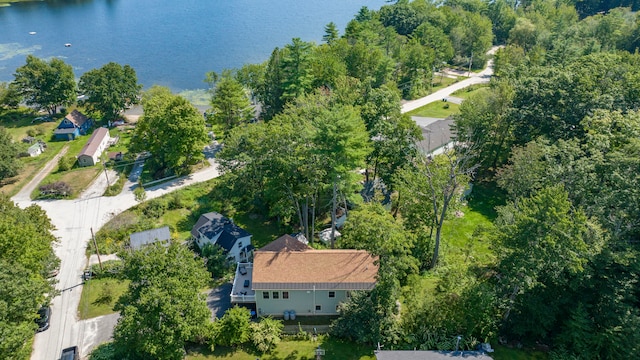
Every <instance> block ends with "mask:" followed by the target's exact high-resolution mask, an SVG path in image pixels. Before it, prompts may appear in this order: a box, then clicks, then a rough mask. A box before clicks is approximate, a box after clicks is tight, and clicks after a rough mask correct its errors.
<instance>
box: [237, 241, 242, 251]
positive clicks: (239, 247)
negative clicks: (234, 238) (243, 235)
mask: <svg viewBox="0 0 640 360" xmlns="http://www.w3.org/2000/svg"><path fill="white" fill-rule="evenodd" d="M238 249H242V241H238Z"/></svg>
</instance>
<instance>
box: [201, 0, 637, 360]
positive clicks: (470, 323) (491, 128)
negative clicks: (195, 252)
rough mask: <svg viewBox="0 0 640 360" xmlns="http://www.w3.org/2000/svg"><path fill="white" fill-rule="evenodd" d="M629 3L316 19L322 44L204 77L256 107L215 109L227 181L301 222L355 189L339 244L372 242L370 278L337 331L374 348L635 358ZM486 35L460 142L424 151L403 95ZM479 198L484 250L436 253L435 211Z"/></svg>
mask: <svg viewBox="0 0 640 360" xmlns="http://www.w3.org/2000/svg"><path fill="white" fill-rule="evenodd" d="M616 6H627V7H626V8H616ZM637 6H638V4H637V3H636V2H616V3H615V4H614V3H612V2H604V1H601V2H598V1H591V2H588V1H577V2H573V1H561V0H560V1H545V0H537V1H520V2H515V1H500V0H498V1H491V2H487V1H482V0H453V1H443V2H441V3H438V4H437V5H436V4H433V3H431V2H427V1H412V2H409V1H398V2H396V3H395V4H390V5H387V6H383V7H382V8H381V9H380V10H379V11H372V10H368V9H366V8H363V9H362V10H361V11H360V12H359V13H358V14H357V15H356V17H355V18H354V20H352V21H351V22H350V23H349V24H348V25H347V27H346V29H345V32H344V34H343V35H341V36H340V35H339V34H338V32H337V29H335V26H334V25H333V24H329V25H327V27H326V35H325V37H324V43H323V44H321V45H316V44H311V43H305V42H303V41H301V40H300V39H294V40H293V41H292V43H291V44H287V45H286V46H285V47H284V48H283V49H275V50H274V51H273V54H272V56H271V58H270V59H269V61H268V62H266V63H265V64H262V65H246V66H245V67H243V68H242V69H240V70H237V71H235V72H229V73H227V74H226V75H225V74H223V75H222V76H221V78H222V79H227V80H220V79H219V78H218V75H217V74H210V80H211V81H212V83H213V84H215V83H222V81H227V82H234V81H235V82H238V83H240V84H242V85H244V87H245V88H248V89H250V90H251V94H252V97H253V98H254V99H255V100H257V101H258V102H259V103H261V104H262V114H261V118H262V119H263V120H265V121H263V122H258V123H257V124H254V125H251V126H240V125H241V124H243V123H249V122H250V120H249V119H248V118H245V120H242V119H241V117H235V118H234V117H227V119H235V122H232V121H230V120H226V121H225V122H223V121H222V120H218V121H219V124H226V125H225V126H226V127H225V138H224V142H225V147H224V149H223V150H222V152H221V153H220V154H219V159H220V162H221V165H222V167H223V169H224V170H225V172H226V173H227V175H228V177H226V178H225V179H226V181H227V186H228V189H229V191H230V192H232V193H234V194H236V195H238V196H239V197H241V198H242V199H244V201H246V203H247V204H249V205H250V206H254V207H257V208H260V209H264V211H266V212H268V214H269V215H270V216H273V217H276V218H278V219H279V221H281V222H284V223H289V224H293V225H295V226H297V227H298V228H300V229H302V230H303V231H304V232H305V234H307V235H308V237H309V238H313V231H315V230H314V229H316V228H317V226H318V225H317V221H321V220H319V219H321V218H322V217H324V220H325V221H326V217H327V213H331V203H332V192H333V193H334V194H335V192H336V189H337V192H338V194H339V195H338V198H342V199H343V201H344V203H346V204H347V205H349V206H351V205H352V204H356V205H353V206H354V207H355V209H354V210H352V211H351V213H350V220H349V221H348V223H347V228H346V229H345V236H344V237H343V238H341V239H340V240H337V241H336V243H335V246H338V247H356V248H363V249H367V250H369V251H371V252H372V253H374V254H376V255H379V256H380V258H381V260H380V262H381V274H380V279H379V285H378V287H377V288H376V290H374V291H373V292H372V293H371V294H369V295H363V296H355V297H353V298H352V300H351V301H350V302H349V303H348V304H346V305H345V307H344V309H343V312H342V314H343V315H342V317H341V319H340V320H339V321H338V322H336V323H335V324H334V326H333V330H332V331H333V334H334V335H337V336H341V337H345V338H348V339H351V340H354V341H358V342H365V343H370V344H375V343H377V342H380V343H383V344H385V346H386V348H387V349H390V348H399V349H402V348H406V349H414V348H425V349H434V348H436V349H447V348H449V349H450V348H452V347H453V343H452V341H453V340H452V339H455V338H456V336H457V335H462V336H463V338H464V339H465V346H466V347H468V348H472V347H474V346H475V344H477V342H485V341H491V342H498V343H502V344H511V345H518V346H521V345H524V346H529V347H537V348H540V349H544V350H550V351H551V352H550V356H551V357H552V358H558V359H560V358H562V359H564V358H575V359H616V358H628V357H634V356H633V355H635V356H637V355H638V354H639V352H640V336H639V335H638V334H639V332H638V329H639V327H640V313H639V311H638V310H639V309H638V305H639V302H638V298H639V295H640V294H639V290H638V289H639V288H638V284H637V282H638V271H639V270H640V262H639V258H638V255H639V253H638V250H639V248H638V235H639V232H638V231H639V230H640V228H639V225H640V223H639V222H638V218H639V217H638V215H640V214H638V211H639V210H638V209H640V206H639V205H640V204H639V203H638V201H639V200H640V197H639V195H640V193H639V191H638V187H637V185H638V180H639V178H638V170H640V158H639V157H638V155H639V152H638V150H639V149H640V147H639V146H640V142H639V139H638V134H639V131H640V122H639V120H640V115H639V114H638V105H639V104H640V91H639V89H640V82H639V81H640V67H639V65H640V64H639V60H640V57H639V56H638V54H637V48H638V46H639V45H640V43H639V41H640V27H639V26H638V25H639V24H640V22H639V21H640V20H639V19H640V18H638V16H637V13H636V12H635V10H636V9H637ZM492 44H499V45H503V47H502V48H501V49H500V50H499V51H498V52H497V54H496V55H495V76H494V77H493V78H492V80H491V83H490V85H489V86H488V88H487V89H486V91H483V92H479V93H477V94H476V95H474V96H472V97H471V98H469V99H468V100H466V101H465V102H464V103H463V104H462V106H461V110H460V113H459V114H458V115H455V133H456V140H457V142H456V144H457V145H456V146H455V147H454V148H452V149H450V151H448V152H446V153H445V154H444V155H440V156H435V157H431V156H429V155H427V154H425V153H424V151H421V149H418V148H416V146H415V145H414V144H415V142H416V140H418V139H419V138H420V134H419V131H417V128H416V126H415V125H414V124H413V122H412V121H410V120H408V118H407V117H406V116H404V115H402V114H401V113H400V111H399V100H400V99H401V98H404V99H412V98H416V97H419V96H421V95H423V94H424V93H425V92H426V91H428V89H429V87H430V86H431V84H432V80H433V79H432V76H433V71H429V69H431V70H435V71H438V69H439V68H440V67H441V66H442V64H443V62H444V63H447V64H448V65H447V66H460V67H462V68H468V67H470V68H471V69H472V70H473V69H479V68H482V67H483V66H484V65H485V63H486V60H487V59H486V56H485V55H484V54H485V52H486V51H487V50H488V49H489V47H490V46H491V45H492ZM213 97H214V109H215V101H216V98H217V99H218V100H220V99H221V97H220V96H218V97H217V95H216V94H215V93H214V95H213ZM219 109H220V110H222V108H219ZM221 112H222V111H219V112H218V113H217V114H218V116H220V114H221ZM364 131H366V132H364ZM363 134H364V136H363ZM358 169H364V178H365V180H364V188H365V189H368V190H369V193H370V194H371V196H369V197H367V196H365V199H367V201H365V202H364V203H362V202H361V201H359V200H358V198H360V199H361V198H362V197H360V194H361V191H362V183H361V180H362V177H361V176H360V174H358V173H357V172H356V170H358ZM469 183H473V185H474V190H473V192H472V193H471V195H470V196H469V198H468V199H465V198H463V197H462V196H461V193H462V191H463V190H464V189H465V188H467V186H468V184H469ZM381 184H382V185H381ZM365 192H366V191H365ZM487 194H490V195H487ZM480 196H485V197H486V196H488V199H486V200H487V202H490V203H492V204H497V205H498V206H496V207H494V208H493V210H494V211H495V212H494V213H493V216H491V224H490V225H488V226H481V227H478V228H477V229H475V231H474V233H473V237H474V241H477V242H482V243H484V244H486V246H487V247H488V249H489V250H488V254H489V255H488V256H486V257H483V258H475V259H474V258H473V256H471V257H469V256H468V257H466V258H465V259H459V258H457V257H453V256H448V255H447V253H446V252H445V253H443V254H439V249H440V246H441V244H443V245H445V244H446V243H447V241H450V240H451V239H447V238H446V236H444V237H443V236H442V232H441V229H442V227H443V224H444V223H446V222H449V221H451V219H453V218H454V217H455V216H456V215H457V214H459V211H460V209H461V206H463V205H464V204H466V203H467V201H468V202H473V201H474V197H480ZM333 198H335V196H333ZM341 201H342V200H341ZM381 204H382V205H381ZM388 204H391V205H390V207H389V206H387V207H386V208H385V207H384V206H383V205H388ZM462 221H464V220H462ZM425 279H426V280H425ZM425 294H426V295H425ZM395 299H402V307H401V309H398V306H397V305H398V304H397V303H396V302H395ZM632 354H633V355H632Z"/></svg>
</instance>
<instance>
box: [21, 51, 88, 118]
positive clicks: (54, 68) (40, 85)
mask: <svg viewBox="0 0 640 360" xmlns="http://www.w3.org/2000/svg"><path fill="white" fill-rule="evenodd" d="M14 77H15V80H14V82H13V83H14V84H15V86H16V89H17V91H18V93H19V94H20V95H21V96H22V98H23V99H24V101H25V102H26V104H27V105H29V106H34V107H36V108H37V109H43V110H47V112H48V113H49V115H53V114H55V113H56V112H57V109H58V107H60V106H68V105H71V104H73V103H74V102H75V101H76V81H75V78H74V75H73V69H72V68H71V65H68V64H66V63H65V62H64V61H63V60H61V59H58V58H53V59H51V60H50V61H49V62H46V61H44V60H41V59H38V58H37V57H35V56H33V55H27V63H26V64H25V65H23V66H21V67H19V68H18V69H16V72H15V74H14Z"/></svg>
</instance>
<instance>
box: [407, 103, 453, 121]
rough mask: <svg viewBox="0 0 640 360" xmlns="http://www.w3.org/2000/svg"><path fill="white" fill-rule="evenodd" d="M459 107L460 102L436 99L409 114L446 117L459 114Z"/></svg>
mask: <svg viewBox="0 0 640 360" xmlns="http://www.w3.org/2000/svg"><path fill="white" fill-rule="evenodd" d="M459 109H460V105H458V104H454V103H452V102H444V101H436V102H432V103H431V104H427V105H425V106H423V107H419V108H417V109H415V110H412V111H410V112H408V113H407V114H408V115H409V116H422V117H433V118H446V117H448V116H449V115H453V114H457V113H458V112H459V111H460V110H459Z"/></svg>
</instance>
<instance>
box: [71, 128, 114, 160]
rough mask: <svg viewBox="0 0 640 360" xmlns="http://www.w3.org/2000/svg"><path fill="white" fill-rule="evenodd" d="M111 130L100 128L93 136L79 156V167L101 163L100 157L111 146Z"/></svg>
mask: <svg viewBox="0 0 640 360" xmlns="http://www.w3.org/2000/svg"><path fill="white" fill-rule="evenodd" d="M110 138H111V137H110V136H109V130H107V129H106V128H102V127H101V128H99V129H96V131H94V132H93V134H91V137H90V138H89V141H87V143H86V144H85V145H84V147H83V148H82V150H81V151H80V154H78V165H80V166H93V165H95V164H97V163H98V162H99V161H100V155H102V152H103V151H104V150H105V149H106V148H107V147H108V146H109V139H110Z"/></svg>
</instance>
